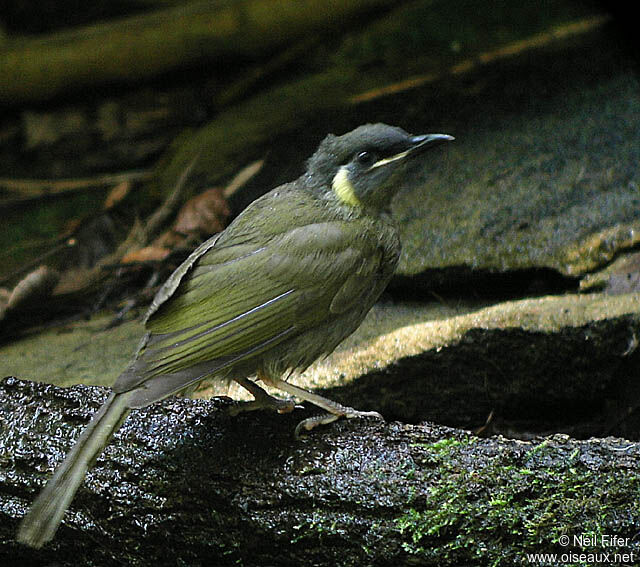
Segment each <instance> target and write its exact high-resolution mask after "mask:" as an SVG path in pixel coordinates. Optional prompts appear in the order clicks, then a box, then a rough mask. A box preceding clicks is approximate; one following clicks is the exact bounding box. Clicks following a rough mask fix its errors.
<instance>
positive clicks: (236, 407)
mask: <svg viewBox="0 0 640 567" xmlns="http://www.w3.org/2000/svg"><path fill="white" fill-rule="evenodd" d="M262 409H270V410H275V411H277V412H278V413H291V412H292V411H293V410H294V409H296V403H295V402H294V401H293V400H292V399H286V400H280V399H278V398H273V397H271V396H268V397H266V398H265V397H260V399H256V400H252V401H250V402H234V404H233V405H232V406H231V407H230V408H229V409H228V412H229V415H238V414H240V413H244V412H246V411H256V410H262Z"/></svg>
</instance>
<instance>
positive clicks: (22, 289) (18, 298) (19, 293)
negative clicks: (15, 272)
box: [5, 266, 60, 311]
mask: <svg viewBox="0 0 640 567" xmlns="http://www.w3.org/2000/svg"><path fill="white" fill-rule="evenodd" d="M59 279H60V274H59V273H58V272H56V271H55V270H53V269H51V268H49V267H47V266H40V267H39V268H37V269H36V270H34V271H33V272H30V273H29V274H27V275H26V276H25V277H24V278H22V279H21V280H20V281H19V282H18V283H17V284H16V287H14V288H13V291H12V292H11V295H10V296H9V299H8V301H7V304H6V306H5V308H6V310H7V311H9V310H15V309H17V308H19V307H20V306H22V305H24V304H25V303H28V302H29V301H35V300H39V299H42V298H43V297H48V296H50V295H51V292H52V291H53V288H54V287H55V285H56V284H57V283H58V280H59Z"/></svg>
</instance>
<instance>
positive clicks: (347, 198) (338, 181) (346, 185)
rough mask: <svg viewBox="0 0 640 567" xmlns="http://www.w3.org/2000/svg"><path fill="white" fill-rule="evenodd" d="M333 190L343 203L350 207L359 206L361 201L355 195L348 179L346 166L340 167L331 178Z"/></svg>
mask: <svg viewBox="0 0 640 567" xmlns="http://www.w3.org/2000/svg"><path fill="white" fill-rule="evenodd" d="M331 187H332V188H333V192H334V193H335V194H336V195H337V196H338V199H340V200H341V201H342V202H343V203H344V204H345V205H349V206H350V207H361V206H362V203H361V202H360V200H359V199H358V197H356V191H355V189H354V188H353V185H352V184H351V181H349V172H348V171H347V168H346V167H341V168H340V169H339V170H338V173H336V175H335V177H334V178H333V182H332V183H331Z"/></svg>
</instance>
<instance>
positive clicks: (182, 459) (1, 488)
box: [0, 378, 640, 566]
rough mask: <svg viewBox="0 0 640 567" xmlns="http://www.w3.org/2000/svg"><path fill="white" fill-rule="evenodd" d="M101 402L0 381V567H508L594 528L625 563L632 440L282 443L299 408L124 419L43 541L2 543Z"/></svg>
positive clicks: (387, 432)
mask: <svg viewBox="0 0 640 567" xmlns="http://www.w3.org/2000/svg"><path fill="white" fill-rule="evenodd" d="M105 395H106V391H105V390H104V389H101V388H90V387H82V386H77V387H74V388H70V389H62V388H57V387H55V386H45V385H42V384H37V383H33V382H23V381H19V380H17V379H14V378H7V379H5V380H4V381H3V382H2V384H1V385H0V408H1V410H0V425H1V427H2V436H1V437H0V518H1V520H0V541H1V542H2V543H1V544H0V562H2V564H4V565H57V566H62V565H77V564H78V559H79V558H80V557H81V558H82V562H83V564H84V565H101V566H105V565H149V564H155V565H180V564H182V565H214V564H215V565H232V564H233V565H237V564H242V565H364V564H367V565H392V564H393V565H398V564H421V565H458V564H466V565H475V564H478V565H479V564H486V561H489V560H490V559H492V558H493V559H496V558H498V557H502V558H503V559H504V560H505V561H508V562H509V563H513V562H514V561H516V560H518V559H521V558H522V557H523V554H524V553H525V552H544V551H546V552H548V551H558V552H559V553H560V552H563V551H567V548H563V547H562V546H561V545H559V544H558V537H559V535H561V534H568V535H570V536H573V535H574V533H575V534H577V535H580V533H587V532H589V530H593V529H594V526H595V525H592V524H593V523H594V522H596V521H597V523H598V529H599V530H600V532H599V533H607V534H615V535H617V536H619V537H622V538H624V537H628V538H629V539H628V540H627V544H628V545H626V546H623V547H620V546H618V548H617V549H616V551H619V552H620V553H623V552H626V553H631V554H632V553H635V556H636V557H638V554H639V553H640V542H638V541H637V540H636V541H634V540H633V539H632V538H633V535H634V534H635V533H636V532H637V525H638V524H639V523H640V511H639V510H638V507H637V505H636V504H637V500H638V496H639V495H640V477H639V475H638V471H639V470H640V445H638V444H637V443H631V442H629V441H625V440H622V439H614V438H607V439H604V440H602V439H592V440H588V441H575V440H572V439H570V438H569V437H567V436H562V435H556V436H554V437H550V438H546V439H544V440H539V441H535V442H533V443H528V442H522V441H513V440H506V439H504V438H502V437H495V438H489V439H479V438H477V437H475V436H473V435H471V434H469V433H467V432H464V431H461V430H456V429H450V428H445V427H438V426H433V425H431V424H421V425H405V424H401V423H397V422H396V423H384V422H378V421H375V420H361V421H357V420H354V421H344V422H338V423H336V424H333V425H332V426H329V427H325V428H323V429H320V430H316V431H313V432H312V433H311V434H309V435H308V436H306V437H305V438H303V439H301V440H295V439H294V438H293V435H292V432H293V428H294V426H295V424H296V423H297V421H298V420H299V419H301V418H303V417H305V416H308V415H310V412H308V411H306V410H305V411H301V410H297V411H296V412H294V414H293V415H286V416H279V415H275V414H271V413H266V412H256V413H254V414H246V415H241V416H238V417H231V416H229V415H228V414H227V412H226V411H224V409H225V407H227V405H228V402H226V401H224V400H216V401H211V402H207V401H195V400H189V399H184V398H172V399H169V400H166V401H164V402H162V403H159V404H155V405H153V406H152V407H150V408H147V409H143V410H139V411H135V412H133V413H132V415H131V416H130V417H129V418H128V420H127V421H126V422H125V424H124V426H123V428H122V429H121V430H120V432H119V433H118V434H117V435H116V437H115V439H114V441H113V442H112V444H111V445H110V446H109V447H108V448H107V449H106V450H105V452H104V453H103V455H102V456H101V457H100V458H99V460H98V463H97V465H96V467H95V468H94V469H93V470H92V471H91V472H90V473H89V475H88V478H87V481H86V483H85V486H83V487H82V488H81V489H80V491H79V493H78V495H77V497H76V499H75V500H74V502H73V505H72V507H71V510H70V511H69V512H68V513H67V516H66V519H65V522H64V524H63V525H62V527H61V528H60V530H59V531H58V533H57V536H56V538H55V540H54V541H53V542H52V543H50V544H48V545H47V546H45V547H44V548H43V549H41V550H37V551H36V550H31V549H28V548H25V547H23V546H21V545H19V544H17V543H16V542H15V539H14V534H15V530H16V527H17V524H18V521H19V518H20V517H22V515H23V514H24V513H25V511H26V508H27V506H28V504H29V503H30V502H31V501H32V499H33V498H34V496H35V493H36V492H37V491H38V490H39V489H40V487H41V486H42V485H43V483H44V481H45V480H46V478H48V476H49V475H50V473H51V470H52V469H53V467H54V466H55V464H56V463H57V462H59V460H60V459H61V458H62V455H63V453H64V452H66V450H67V449H68V448H69V446H70V444H71V440H72V439H73V438H75V437H76V436H77V435H78V433H79V430H80V428H81V426H82V425H84V424H85V423H86V422H88V420H89V418H90V415H91V414H92V413H93V412H94V411H95V409H96V408H97V407H98V405H99V404H100V402H101V401H102V400H103V399H104V397H105ZM576 526H579V527H576ZM600 543H601V547H600V549H601V550H602V549H603V548H602V546H603V545H604V542H600ZM505 564H506V563H505Z"/></svg>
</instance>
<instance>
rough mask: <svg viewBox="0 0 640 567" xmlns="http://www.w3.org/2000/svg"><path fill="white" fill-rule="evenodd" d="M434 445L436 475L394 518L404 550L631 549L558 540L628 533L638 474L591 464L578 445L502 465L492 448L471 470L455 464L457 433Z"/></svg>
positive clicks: (501, 557)
mask: <svg viewBox="0 0 640 567" xmlns="http://www.w3.org/2000/svg"><path fill="white" fill-rule="evenodd" d="M432 447H433V448H434V449H435V450H434V451H433V452H432V453H431V456H432V458H433V461H434V463H435V464H436V466H437V467H438V468H439V481H436V482H435V483H434V482H433V481H431V486H430V487H429V489H428V490H427V492H426V493H424V494H423V495H422V496H421V497H419V498H416V497H415V496H414V497H413V498H412V500H411V508H410V509H409V510H408V511H407V512H405V513H404V514H402V515H401V516H400V517H398V518H396V520H395V522H396V528H397V529H398V530H399V531H400V533H401V534H402V535H403V536H404V538H405V539H404V544H403V548H404V550H405V551H406V552H407V553H409V554H411V555H414V556H417V557H420V558H421V559H422V560H423V561H425V562H427V561H434V560H436V559H437V560H438V564H439V565H453V564H460V563H459V562H460V561H472V560H474V559H482V562H483V564H486V565H513V564H515V563H516V562H521V561H523V560H524V559H525V554H526V553H545V552H547V553H549V552H550V553H554V552H555V553H558V554H559V555H560V554H562V553H565V552H567V551H575V552H576V553H589V552H592V553H598V552H606V551H611V552H618V553H624V552H629V551H631V550H629V549H622V548H615V549H614V548H611V549H606V548H604V547H603V546H602V545H600V546H599V547H591V546H588V545H585V546H584V547H580V548H573V547H571V546H569V547H566V546H565V547H563V546H562V545H560V543H559V542H560V537H561V536H563V535H564V536H569V538H570V541H573V537H574V536H580V535H583V534H590V535H593V536H595V541H596V542H601V541H602V539H601V536H602V535H604V534H615V535H617V536H620V537H627V536H629V537H633V534H634V533H635V532H636V529H635V528H634V526H636V525H638V522H640V513H639V512H638V509H637V506H636V505H635V503H636V502H637V498H638V497H640V478H639V476H638V475H637V473H635V472H633V471H626V470H618V471H616V473H615V475H614V474H612V473H611V472H602V471H600V470H594V469H590V468H588V467H586V466H585V465H584V464H580V463H578V462H577V459H578V457H579V452H576V451H574V452H573V453H572V454H571V455H570V456H569V458H568V459H566V460H565V461H564V462H562V461H558V460H557V459H555V460H554V459H552V458H549V457H550V456H549V455H546V453H548V452H550V451H553V449H550V448H548V447H547V446H546V444H545V443H541V444H539V445H536V446H535V447H533V448H532V449H531V450H530V451H528V452H527V453H526V454H525V455H524V458H523V461H524V463H522V464H523V465H524V466H519V465H516V464H513V463H511V464H507V463H505V462H504V461H505V459H504V458H502V457H501V456H500V455H497V456H496V457H495V458H492V459H491V460H490V461H489V464H488V465H486V466H484V467H483V468H480V469H477V470H474V469H473V468H465V467H464V466H462V465H461V461H460V459H461V457H463V454H462V452H461V451H460V450H459V449H460V445H459V444H458V443H456V442H455V440H453V441H452V440H443V441H439V442H437V443H434V444H433V445H432ZM443 449H446V450H443ZM547 458H548V460H549V462H550V463H553V464H551V465H550V466H548V467H544V466H543V467H540V466H539V465H538V466H537V467H535V472H533V471H532V470H531V469H529V468H528V466H527V464H529V465H531V464H532V462H533V461H534V460H535V461H538V462H539V463H540V462H542V463H544V462H545V460H547ZM532 468H534V467H533V466H532ZM630 494H631V495H635V498H630V497H629V495H630ZM631 500H634V501H631Z"/></svg>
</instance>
